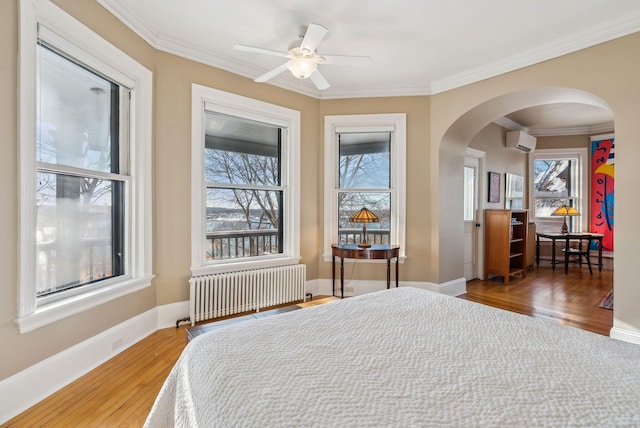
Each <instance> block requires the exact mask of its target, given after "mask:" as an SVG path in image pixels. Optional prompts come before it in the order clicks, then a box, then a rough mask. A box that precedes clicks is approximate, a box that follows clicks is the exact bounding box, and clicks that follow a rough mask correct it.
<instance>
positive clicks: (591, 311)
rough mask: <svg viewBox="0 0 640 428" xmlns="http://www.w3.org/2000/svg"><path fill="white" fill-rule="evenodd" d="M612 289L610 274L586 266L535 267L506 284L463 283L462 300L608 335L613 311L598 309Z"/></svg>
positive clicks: (497, 279) (493, 281)
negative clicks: (566, 267) (591, 272)
mask: <svg viewBox="0 0 640 428" xmlns="http://www.w3.org/2000/svg"><path fill="white" fill-rule="evenodd" d="M612 288H613V272H612V271H610V270H603V271H602V272H598V270H597V269H595V270H594V272H593V275H589V270H588V269H587V268H586V267H582V268H577V267H575V268H571V269H569V272H568V273H567V274H565V273H564V270H563V269H558V268H557V269H556V270H555V271H554V270H552V269H551V268H537V269H534V270H533V271H528V272H527V273H526V277H525V278H521V277H517V276H516V277H512V278H511V281H510V282H509V284H508V285H505V284H503V282H502V277H493V278H491V279H489V280H487V281H480V280H474V281H469V282H467V293H466V294H464V295H462V296H460V297H461V298H463V299H467V300H472V301H474V302H479V303H483V304H485V305H489V306H494V307H497V308H502V309H506V310H509V311H512V312H518V313H521V314H525V315H531V316H533V317H536V318H543V319H546V320H549V321H552V322H557V323H559V324H564V325H569V326H572V327H577V328H581V329H583V330H588V331H592V332H594V333H598V334H603V335H606V336H608V335H609V331H610V330H611V327H612V326H613V311H611V310H608V309H602V308H600V307H599V304H600V302H601V301H602V299H604V297H605V296H606V295H607V293H609V291H611V289H612Z"/></svg>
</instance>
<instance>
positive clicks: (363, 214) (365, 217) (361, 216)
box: [349, 207, 380, 248]
mask: <svg viewBox="0 0 640 428" xmlns="http://www.w3.org/2000/svg"><path fill="white" fill-rule="evenodd" d="M349 221H350V222H351V223H362V242H360V243H359V244H358V247H362V248H367V247H370V246H371V244H369V243H368V242H367V223H378V222H379V221H380V219H379V218H378V216H376V215H375V214H374V213H372V212H371V211H369V210H368V209H367V207H362V209H361V210H360V211H358V212H357V213H355V214H354V215H352V216H351V217H349Z"/></svg>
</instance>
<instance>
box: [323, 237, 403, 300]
mask: <svg viewBox="0 0 640 428" xmlns="http://www.w3.org/2000/svg"><path fill="white" fill-rule="evenodd" d="M399 255H400V247H397V246H394V247H392V246H389V245H381V244H373V245H372V246H370V247H368V248H362V247H358V246H357V245H356V244H344V245H335V244H333V245H331V271H332V294H333V295H334V296H335V294H336V286H335V284H336V257H340V298H344V259H365V260H383V259H386V260H387V288H389V287H390V286H391V259H394V258H395V259H396V287H397V286H398V256H399Z"/></svg>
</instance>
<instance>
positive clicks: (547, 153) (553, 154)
mask: <svg viewBox="0 0 640 428" xmlns="http://www.w3.org/2000/svg"><path fill="white" fill-rule="evenodd" d="M562 158H567V159H573V158H577V159H578V172H577V174H576V176H577V177H578V183H576V200H577V202H578V203H577V206H576V209H577V210H578V212H579V213H580V214H581V215H580V221H579V222H578V228H579V230H577V231H576V232H582V231H583V230H589V215H588V212H589V211H588V208H589V195H588V194H587V192H588V190H589V157H588V150H587V149H586V148H574V149H568V148H567V149H540V150H536V151H535V152H534V153H530V154H529V171H531V180H529V206H530V207H531V219H530V220H531V221H534V220H535V207H536V206H535V201H536V199H535V194H534V184H533V180H534V179H535V177H534V175H533V174H534V169H533V161H534V160H535V159H562Z"/></svg>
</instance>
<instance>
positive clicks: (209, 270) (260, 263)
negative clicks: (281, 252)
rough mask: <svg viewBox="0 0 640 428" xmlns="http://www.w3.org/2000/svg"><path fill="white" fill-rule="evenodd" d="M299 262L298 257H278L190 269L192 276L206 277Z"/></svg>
mask: <svg viewBox="0 0 640 428" xmlns="http://www.w3.org/2000/svg"><path fill="white" fill-rule="evenodd" d="M299 262H300V257H278V258H272V259H260V260H252V261H246V260H243V261H228V262H226V263H216V264H210V265H204V266H198V267H192V268H191V275H192V276H200V275H208V274H215V273H226V272H239V271H243V270H249V269H261V268H269V267H277V266H287V265H295V264H298V263H299Z"/></svg>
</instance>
